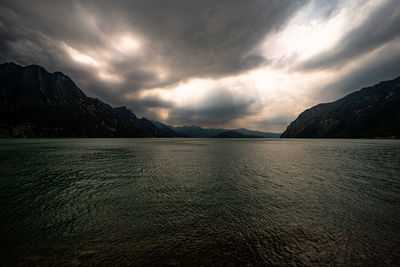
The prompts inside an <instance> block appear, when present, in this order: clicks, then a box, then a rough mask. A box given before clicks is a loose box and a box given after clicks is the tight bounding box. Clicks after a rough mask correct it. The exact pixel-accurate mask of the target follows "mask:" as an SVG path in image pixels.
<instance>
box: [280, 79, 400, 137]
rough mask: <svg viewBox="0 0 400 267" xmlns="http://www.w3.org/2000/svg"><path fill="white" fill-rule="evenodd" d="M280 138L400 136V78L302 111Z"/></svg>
mask: <svg viewBox="0 0 400 267" xmlns="http://www.w3.org/2000/svg"><path fill="white" fill-rule="evenodd" d="M281 137H299V138H303V137H305V138H307V137H314V138H400V77H398V78H396V79H394V80H391V81H384V82H381V83H379V84H376V85H374V86H371V87H366V88H363V89H361V90H359V91H356V92H354V93H351V94H349V95H347V96H345V97H343V98H341V99H339V100H337V101H335V102H332V103H326V104H319V105H317V106H314V107H312V108H310V109H308V110H306V111H304V112H303V113H301V114H300V115H299V117H298V118H297V119H296V120H295V121H293V122H292V123H291V124H290V125H289V126H288V127H287V129H286V131H285V132H284V133H283V134H282V136H281Z"/></svg>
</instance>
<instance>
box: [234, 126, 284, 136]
mask: <svg viewBox="0 0 400 267" xmlns="http://www.w3.org/2000/svg"><path fill="white" fill-rule="evenodd" d="M234 131H235V132H239V133H241V134H244V135H248V136H256V137H264V138H279V137H280V136H281V134H280V133H269V132H260V131H252V130H248V129H246V128H240V129H236V130H234Z"/></svg>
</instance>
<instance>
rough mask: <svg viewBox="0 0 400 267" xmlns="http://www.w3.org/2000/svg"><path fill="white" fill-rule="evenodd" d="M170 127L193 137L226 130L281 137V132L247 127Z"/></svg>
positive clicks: (213, 134)
mask: <svg viewBox="0 0 400 267" xmlns="http://www.w3.org/2000/svg"><path fill="white" fill-rule="evenodd" d="M168 127H169V128H171V129H172V130H174V131H175V132H178V133H181V134H184V135H185V136H187V137H193V138H212V137H215V136H216V135H218V134H220V133H223V132H226V131H235V132H237V133H241V134H243V135H246V136H254V137H265V138H279V136H280V134H278V133H267V132H259V131H252V130H248V129H245V128H240V129H233V130H229V129H218V128H202V127H199V126H179V127H174V126H170V125H168Z"/></svg>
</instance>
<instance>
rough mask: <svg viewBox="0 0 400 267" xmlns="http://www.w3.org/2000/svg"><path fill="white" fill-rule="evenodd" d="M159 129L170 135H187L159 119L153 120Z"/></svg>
mask: <svg viewBox="0 0 400 267" xmlns="http://www.w3.org/2000/svg"><path fill="white" fill-rule="evenodd" d="M151 122H152V123H153V124H154V125H155V126H156V127H157V128H158V129H160V130H161V131H163V132H164V133H165V134H166V135H168V137H187V136H186V135H184V134H182V133H179V132H177V131H175V130H173V129H172V128H171V126H168V125H166V124H164V123H162V122H159V121H151Z"/></svg>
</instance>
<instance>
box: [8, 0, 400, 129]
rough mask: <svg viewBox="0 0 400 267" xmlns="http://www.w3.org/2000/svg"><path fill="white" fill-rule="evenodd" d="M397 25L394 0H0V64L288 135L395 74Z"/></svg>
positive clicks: (160, 114) (187, 119) (133, 101)
mask: <svg viewBox="0 0 400 267" xmlns="http://www.w3.org/2000/svg"><path fill="white" fill-rule="evenodd" d="M357 12H358V13H357ZM352 16H354V17H353V18H352ZM398 25H400V8H399V7H398V5H396V1H395V0H388V1H370V2H368V1H367V2H363V3H360V2H359V1H356V0H354V1H340V0H336V1H322V0H315V1H307V0H299V1H293V0H281V1H277V0H252V1H239V0H238V1H232V0H231V1H211V0H205V1H184V0H181V1H179V0H174V1H172V0H164V1H153V0H146V1H29V2H26V1H0V38H1V39H0V61H1V62H10V61H13V62H16V63H19V64H22V65H30V64H37V65H41V66H43V67H45V68H46V69H47V70H49V71H51V72H54V71H62V72H63V73H65V74H67V75H68V76H70V77H71V78H72V79H73V80H74V81H75V82H76V83H77V85H78V86H79V87H80V88H81V89H82V90H83V91H84V92H85V93H86V94H88V95H90V96H93V97H98V98H100V99H101V100H103V101H105V102H108V103H110V104H111V105H113V106H119V105H126V106H128V107H129V108H131V109H132V110H133V111H134V112H135V113H137V114H138V115H139V116H146V117H149V118H150V119H157V120H161V121H163V122H167V123H171V124H174V125H183V124H197V125H200V126H213V127H217V126H224V127H232V128H233V127H249V128H255V129H260V130H271V131H282V130H283V129H284V127H285V126H286V125H287V123H288V121H289V120H290V118H292V119H294V118H295V116H296V115H297V114H298V113H299V112H301V111H302V110H303V109H305V108H308V107H310V106H311V105H314V104H317V103H318V102H320V101H325V100H327V99H331V98H333V97H341V96H343V95H344V94H345V93H348V92H350V91H352V90H356V89H359V87H360V86H364V85H368V84H367V83H370V82H371V83H374V82H377V81H380V80H382V79H389V78H393V77H394V76H396V75H400V70H399V65H398V61H396V60H397V59H398V57H399V55H400V52H399V51H400V50H399V36H400V31H399V29H398V28H399V27H398ZM326 29H328V30H332V29H333V30H334V31H335V32H331V34H332V35H335V36H331V37H329V38H321V36H326V35H324V32H326V31H327V30H326ZM310 47H311V49H310ZM282 62H283V63H284V64H283V63H282ZM396 62H397V63H396ZM350 73H354V75H351V74H350ZM316 80H318V81H321V82H316Z"/></svg>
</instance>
